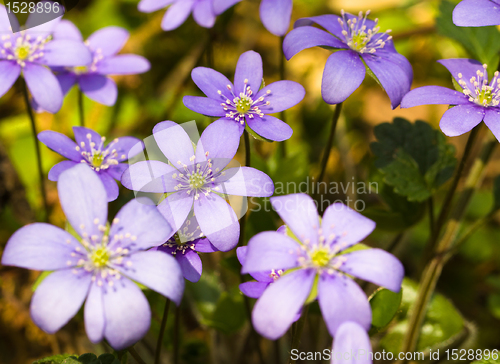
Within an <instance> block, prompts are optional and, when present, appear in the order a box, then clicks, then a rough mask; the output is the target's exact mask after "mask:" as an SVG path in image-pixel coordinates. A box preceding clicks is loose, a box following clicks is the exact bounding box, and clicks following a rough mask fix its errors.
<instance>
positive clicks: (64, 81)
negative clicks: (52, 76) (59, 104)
mask: <svg viewBox="0 0 500 364" xmlns="http://www.w3.org/2000/svg"><path fill="white" fill-rule="evenodd" d="M56 78H57V81H59V85H60V86H61V91H62V93H63V95H64V96H66V94H67V93H68V92H69V90H71V88H72V87H73V86H74V85H75V83H77V82H78V79H77V77H76V75H75V74H74V73H72V72H61V73H58V74H57V75H56Z"/></svg>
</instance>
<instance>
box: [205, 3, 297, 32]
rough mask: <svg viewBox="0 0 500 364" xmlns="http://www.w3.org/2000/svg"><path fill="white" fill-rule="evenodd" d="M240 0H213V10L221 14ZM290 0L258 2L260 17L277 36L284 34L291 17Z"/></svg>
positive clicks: (291, 5)
mask: <svg viewBox="0 0 500 364" xmlns="http://www.w3.org/2000/svg"><path fill="white" fill-rule="evenodd" d="M240 1H241V0H214V10H215V13H216V14H217V15H219V14H222V13H223V12H224V11H226V10H227V9H229V8H230V7H231V6H233V5H235V4H237V3H239V2H240ZM292 7H293V4H292V0H262V1H261V2H260V19H261V20H262V24H264V26H265V27H266V29H267V30H268V31H270V32H271V33H273V34H274V35H277V36H279V37H281V36H283V35H285V34H286V32H287V31H288V28H289V27H290V18H291V17H292Z"/></svg>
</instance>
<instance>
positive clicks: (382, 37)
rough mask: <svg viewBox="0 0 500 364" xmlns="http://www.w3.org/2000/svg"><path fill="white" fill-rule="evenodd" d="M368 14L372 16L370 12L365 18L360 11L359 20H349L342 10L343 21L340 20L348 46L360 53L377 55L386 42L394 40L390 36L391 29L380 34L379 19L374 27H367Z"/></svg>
mask: <svg viewBox="0 0 500 364" xmlns="http://www.w3.org/2000/svg"><path fill="white" fill-rule="evenodd" d="M368 14H370V11H369V10H368V11H367V12H366V13H365V15H364V16H363V12H362V11H360V12H359V14H358V17H357V18H351V19H347V16H346V14H345V12H344V10H342V11H341V15H342V19H340V18H339V19H338V21H339V24H340V26H341V27H342V35H343V36H344V38H345V42H346V43H347V46H348V47H349V48H351V49H352V50H354V51H356V52H359V53H375V52H376V51H377V49H382V48H384V46H385V44H386V42H388V41H390V40H391V39H392V37H391V36H390V35H388V34H389V33H390V32H391V30H390V29H389V30H387V31H385V32H383V33H379V30H380V27H379V26H377V23H378V19H375V23H374V24H373V26H371V25H367V17H368ZM369 26H370V28H368V27H369Z"/></svg>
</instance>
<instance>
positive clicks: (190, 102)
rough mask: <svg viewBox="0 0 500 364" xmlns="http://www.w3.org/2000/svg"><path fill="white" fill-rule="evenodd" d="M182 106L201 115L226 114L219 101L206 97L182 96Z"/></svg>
mask: <svg viewBox="0 0 500 364" xmlns="http://www.w3.org/2000/svg"><path fill="white" fill-rule="evenodd" d="M182 102H183V103H184V106H186V107H187V108H188V109H190V110H193V111H194V112H197V113H199V114H202V115H207V116H226V111H224V107H223V106H222V105H221V103H222V102H221V101H218V100H214V99H209V98H208V97H199V96H184V97H183V98H182Z"/></svg>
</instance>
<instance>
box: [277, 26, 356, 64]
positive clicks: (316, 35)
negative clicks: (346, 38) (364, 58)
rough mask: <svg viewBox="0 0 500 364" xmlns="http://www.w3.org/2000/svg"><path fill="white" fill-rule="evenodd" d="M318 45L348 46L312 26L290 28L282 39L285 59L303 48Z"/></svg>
mask: <svg viewBox="0 0 500 364" xmlns="http://www.w3.org/2000/svg"><path fill="white" fill-rule="evenodd" d="M318 46H326V47H332V48H341V49H342V48H348V47H347V44H345V43H344V42H342V41H340V40H339V39H337V38H335V37H334V36H333V35H331V34H329V33H327V32H325V31H324V30H321V29H318V28H314V27H300V28H297V29H294V30H292V31H291V32H290V33H288V34H287V36H286V37H285V40H284V41H283V53H284V54H285V57H286V59H288V60H289V59H290V58H292V57H293V56H295V55H296V54H297V53H299V52H300V51H302V50H304V49H307V48H312V47H318Z"/></svg>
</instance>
